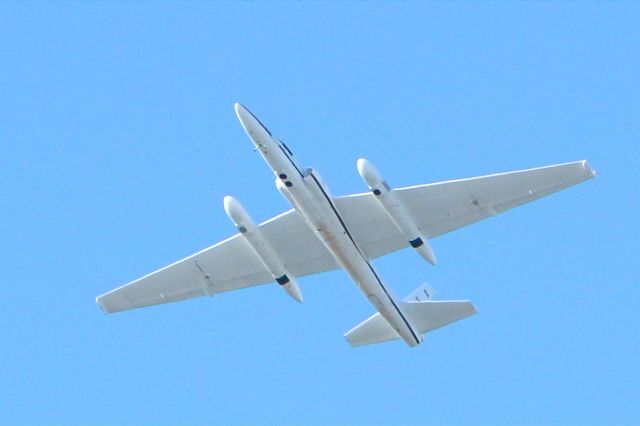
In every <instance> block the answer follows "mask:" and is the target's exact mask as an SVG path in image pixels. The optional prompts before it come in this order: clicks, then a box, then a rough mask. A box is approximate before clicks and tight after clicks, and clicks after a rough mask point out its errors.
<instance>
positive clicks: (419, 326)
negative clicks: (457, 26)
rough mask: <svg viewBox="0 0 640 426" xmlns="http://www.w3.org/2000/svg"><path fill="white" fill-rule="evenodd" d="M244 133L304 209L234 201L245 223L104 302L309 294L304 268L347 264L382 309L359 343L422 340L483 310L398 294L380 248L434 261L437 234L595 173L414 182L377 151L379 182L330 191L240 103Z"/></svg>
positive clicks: (357, 330)
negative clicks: (261, 210)
mask: <svg viewBox="0 0 640 426" xmlns="http://www.w3.org/2000/svg"><path fill="white" fill-rule="evenodd" d="M235 111H236V114H237V115H238V119H239V120H240V123H241V124H242V127H243V128H244V130H245V132H246V133H247V135H248V136H249V138H250V139H251V140H252V141H253V143H254V144H255V147H256V150H258V151H260V154H261V155H262V157H263V158H264V159H265V161H266V162H267V164H268V165H269V167H270V168H271V170H273V173H274V174H275V176H276V182H275V183H276V187H277V188H278V190H279V191H280V192H281V193H282V195H284V197H285V198H286V199H287V200H288V201H289V202H290V203H291V205H292V206H293V208H292V209H291V210H289V211H286V212H284V213H282V214H280V215H278V216H276V217H274V218H272V219H270V220H268V221H266V222H264V223H262V224H260V225H256V224H255V223H254V222H253V220H252V219H251V218H250V217H249V215H248V214H247V212H246V211H245V210H244V208H243V207H242V205H241V204H240V203H239V202H238V200H236V199H234V198H232V197H229V196H227V197H225V198H224V209H225V211H226V213H227V215H228V216H229V218H230V219H231V221H232V222H233V223H234V225H235V226H236V228H237V229H238V231H239V233H237V234H235V235H234V236H232V237H230V238H228V239H226V240H224V241H221V242H219V243H217V244H214V245H213V246H211V247H209V248H206V249H204V250H202V251H200V252H198V253H196V254H194V255H192V256H189V257H187V258H185V259H182V260H180V261H178V262H176V263H173V264H171V265H169V266H167V267H165V268H162V269H160V270H158V271H155V272H152V273H151V274H149V275H146V276H144V277H142V278H139V279H137V280H135V281H133V282H131V283H129V284H125V285H123V286H122V287H119V288H116V289H114V290H112V291H110V292H108V293H105V294H103V295H101V296H99V297H97V298H96V301H97V302H98V305H99V306H100V308H102V310H103V311H104V312H105V313H112V312H118V311H124V310H127V309H133V308H140V307H143V306H149V305H156V304H161V303H169V302H175V301H178V300H184V299H189V298H193V297H197V296H204V295H207V296H212V295H214V294H216V293H220V292H223V291H229V290H237V289H240V288H245V287H250V286H254V285H258V284H264V283H267V282H273V281H275V282H277V283H278V284H279V286H280V287H282V288H283V289H284V290H285V291H286V292H287V293H288V294H289V295H290V296H291V297H292V298H294V299H295V300H297V301H298V302H302V293H301V292H300V288H299V286H298V283H297V281H296V278H297V277H302V276H305V275H310V274H315V273H318V272H323V271H328V270H331V269H336V268H342V269H344V270H345V271H346V273H347V274H348V275H349V277H351V279H352V280H353V281H354V282H355V283H356V285H357V286H358V288H359V289H360V291H361V292H362V293H363V294H364V295H365V296H366V298H367V299H368V300H369V302H370V303H371V304H372V305H373V307H374V308H375V309H376V311H377V313H376V314H375V315H373V316H371V317H370V318H368V319H366V320H365V321H363V322H362V323H361V324H359V325H357V326H356V327H354V328H353V329H351V330H350V331H348V332H347V333H346V334H345V338H346V339H347V341H348V342H349V343H350V344H351V345H352V346H361V345H367V344H371V343H379V342H383V341H387V340H392V339H397V338H401V339H402V340H404V341H405V342H406V343H407V344H408V345H409V346H411V347H413V346H416V345H418V344H419V343H420V342H422V340H423V335H424V334H425V333H426V332H428V331H431V330H434V329H436V328H439V327H442V326H445V325H447V324H449V323H452V322H454V321H458V320H461V319H464V318H466V317H468V316H470V315H473V314H475V313H476V310H475V308H474V307H473V305H472V304H471V302H469V301H468V300H452V301H435V300H432V298H433V291H432V290H431V288H430V287H429V285H428V284H424V285H422V286H420V287H419V288H418V289H416V290H415V291H414V292H413V293H411V294H410V295H409V296H407V297H406V298H405V299H402V300H401V299H399V298H398V297H396V296H395V295H394V293H393V292H392V291H391V290H390V289H389V287H388V286H387V285H386V284H385V283H384V282H383V281H382V279H381V278H380V275H379V274H378V273H377V272H376V270H375V269H374V267H373V265H372V264H371V259H375V258H377V257H379V256H383V255H385V254H388V253H391V252H394V251H396V250H399V249H402V248H405V247H412V248H413V249H414V250H415V251H416V252H417V253H418V254H419V255H420V256H422V257H423V258H424V259H425V260H427V261H428V262H429V263H432V264H434V265H435V263H436V258H435V256H434V254H433V250H432V248H431V246H430V244H429V240H430V239H432V238H434V237H437V236H439V235H442V234H445V233H447V232H450V231H453V230H455V229H458V228H460V227H463V226H465V225H469V224H471V223H473V222H476V221H479V220H481V219H485V218H487V217H491V216H495V215H497V214H498V213H502V212H503V211H506V210H509V209H511V208H513V207H516V206H519V205H521V204H525V203H527V202H529V201H533V200H535V199H538V198H541V197H543V196H545V195H548V194H551V193H553V192H556V191H559V190H561V189H564V188H566V187H569V186H571V185H574V184H577V183H579V182H582V181H584V180H587V179H590V178H592V177H594V176H595V172H594V170H593V169H592V168H591V167H590V166H589V164H588V163H587V162H586V161H584V160H583V161H576V162H573V163H566V164H557V165H552V166H547V167H540V168H535V169H529V170H521V171H514V172H508V173H499V174H493V175H488V176H481V177H475V178H470V179H460V180H452V181H447V182H438V183H432V184H426V185H417V186H411V187H406V188H397V189H393V188H391V187H390V186H389V185H388V184H387V182H386V181H385V180H384V179H383V178H382V176H381V175H380V173H379V172H378V171H377V170H376V169H375V167H374V166H373V165H372V164H371V163H370V162H369V161H367V160H365V159H363V158H361V159H359V160H358V163H357V166H358V172H359V174H360V176H361V177H362V179H364V181H365V183H366V184H367V186H368V188H369V192H366V193H361V194H353V195H347V196H342V197H333V196H331V195H330V193H329V190H328V188H327V186H326V185H325V183H324V181H323V180H322V179H321V178H320V175H319V174H318V173H317V172H316V171H315V170H313V169H303V168H302V167H300V166H299V165H298V163H297V162H296V160H295V158H294V156H293V153H292V152H291V150H289V148H288V147H287V146H286V145H285V144H284V142H282V141H280V140H278V139H277V138H275V137H274V136H273V135H272V134H271V132H270V131H269V130H268V129H267V128H266V127H265V126H264V125H263V124H262V123H261V122H260V120H258V119H257V118H256V117H255V116H254V115H253V114H252V113H251V112H249V110H247V109H246V108H244V107H243V106H242V105H240V104H235Z"/></svg>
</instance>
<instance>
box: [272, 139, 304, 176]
mask: <svg viewBox="0 0 640 426" xmlns="http://www.w3.org/2000/svg"><path fill="white" fill-rule="evenodd" d="M276 143H277V144H278V147H279V148H280V151H282V153H283V154H284V156H285V157H287V160H289V162H290V163H291V164H292V165H293V167H294V168H295V169H296V170H297V172H298V174H299V175H300V177H304V175H303V174H302V172H301V171H300V169H299V168H298V165H297V164H296V162H295V161H293V158H291V157H290V156H289V154H287V151H285V149H284V147H283V146H282V145H281V144H280V143H278V141H276Z"/></svg>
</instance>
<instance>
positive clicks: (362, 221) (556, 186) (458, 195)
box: [334, 161, 595, 258]
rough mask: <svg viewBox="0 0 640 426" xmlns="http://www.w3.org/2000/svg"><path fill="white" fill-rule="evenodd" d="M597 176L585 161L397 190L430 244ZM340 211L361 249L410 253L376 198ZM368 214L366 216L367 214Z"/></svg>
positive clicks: (347, 203)
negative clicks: (430, 241) (402, 250)
mask: <svg viewBox="0 0 640 426" xmlns="http://www.w3.org/2000/svg"><path fill="white" fill-rule="evenodd" d="M593 176H595V172H594V171H593V170H592V169H591V167H590V166H589V164H588V163H587V162H586V161H576V162H573V163H566V164H557V165H553V166H547V167H539V168H535V169H528V170H520V171H514V172H508V173H499V174H493V175H488V176H481V177H475V178H470V179H459V180H452V181H447V182H438V183H432V184H427V185H418V186H411V187H407V188H399V189H396V190H395V192H396V194H397V198H398V200H399V202H401V203H403V204H404V205H405V206H406V207H407V209H408V210H409V213H410V214H411V216H412V217H413V219H414V220H415V221H416V223H417V225H418V227H419V229H420V230H421V232H422V233H423V235H424V236H425V237H427V238H433V237H437V236H438V235H442V234H445V233H447V232H451V231H453V230H455V229H458V228H461V227H463V226H466V225H469V224H471V223H474V222H477V221H479V220H481V219H485V218H487V217H490V216H495V215H496V214H498V213H502V212H504V211H506V210H509V209H512V208H514V207H517V206H519V205H522V204H525V203H528V202H530V201H533V200H536V199H538V198H541V197H544V196H545V195H549V194H551V193H553V192H556V191H559V190H561V189H564V188H567V187H569V186H571V185H575V184H577V183H580V182H582V181H585V180H587V179H590V178H592V177H593ZM334 201H335V204H336V207H337V209H338V211H339V212H340V213H341V215H342V218H343V220H344V222H345V223H346V224H347V226H348V227H349V230H350V231H351V233H352V235H353V236H354V238H355V240H356V241H357V242H358V244H359V245H360V248H361V249H362V250H363V251H364V252H365V253H366V254H367V255H368V256H369V257H370V258H376V257H379V256H383V255H385V254H387V253H391V252H393V251H396V250H399V249H401V248H404V247H408V245H409V244H408V242H407V241H406V239H405V238H404V237H403V236H402V235H401V234H400V233H399V232H398V230H397V228H396V226H395V225H394V224H393V223H392V222H391V220H390V219H389V218H388V216H387V215H386V213H385V212H384V210H383V209H382V207H381V206H380V204H379V203H378V201H377V200H376V199H375V196H374V195H373V194H371V193H363V194H355V195H348V196H345V197H338V198H336V199H335V200H334ZM363 212H366V213H363Z"/></svg>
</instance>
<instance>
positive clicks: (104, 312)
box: [96, 296, 110, 315]
mask: <svg viewBox="0 0 640 426" xmlns="http://www.w3.org/2000/svg"><path fill="white" fill-rule="evenodd" d="M100 299H102V297H101V296H98V297H96V304H97V305H98V307H99V308H100V310H101V311H102V313H103V314H105V315H106V314H109V313H110V312H109V311H108V310H107V309H106V308H105V307H104V305H103V304H102V302H101V300H100Z"/></svg>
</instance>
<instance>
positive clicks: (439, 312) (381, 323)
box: [344, 286, 476, 347]
mask: <svg viewBox="0 0 640 426" xmlns="http://www.w3.org/2000/svg"><path fill="white" fill-rule="evenodd" d="M423 287H424V286H423ZM423 287H420V288H419V289H418V290H416V291H415V292H414V293H416V292H418V293H420V292H421V290H422V288H423ZM429 294H432V293H429ZM412 295H413V293H412ZM410 298H411V299H410ZM405 300H416V299H415V298H413V297H411V295H410V296H409V297H407V299H405ZM402 309H403V310H404V311H405V313H406V314H407V316H408V317H409V320H410V321H411V322H412V323H413V325H414V326H415V327H416V328H417V329H418V331H419V332H420V333H427V332H429V331H431V330H435V329H436V328H440V327H444V326H445V325H447V324H451V323H452V322H455V321H459V320H461V319H464V318H467V317H469V316H471V315H473V314H475V313H476V309H475V308H474V306H473V305H472V304H471V302H470V301H468V300H442V301H433V300H427V301H416V302H413V301H405V302H402ZM344 337H345V338H346V339H347V341H348V342H349V343H350V344H351V346H354V347H356V346H363V345H369V344H372V343H380V342H385V341H387V340H393V339H398V338H399V336H398V334H397V333H396V332H395V330H394V329H393V328H392V327H391V325H390V324H389V323H388V322H387V320H385V319H384V318H383V317H382V315H380V313H376V314H375V315H372V316H371V317H369V318H368V319H366V320H365V321H363V322H362V323H360V324H359V325H357V326H355V327H354V328H353V329H351V330H349V331H348V332H347V333H346V334H345V335H344Z"/></svg>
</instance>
